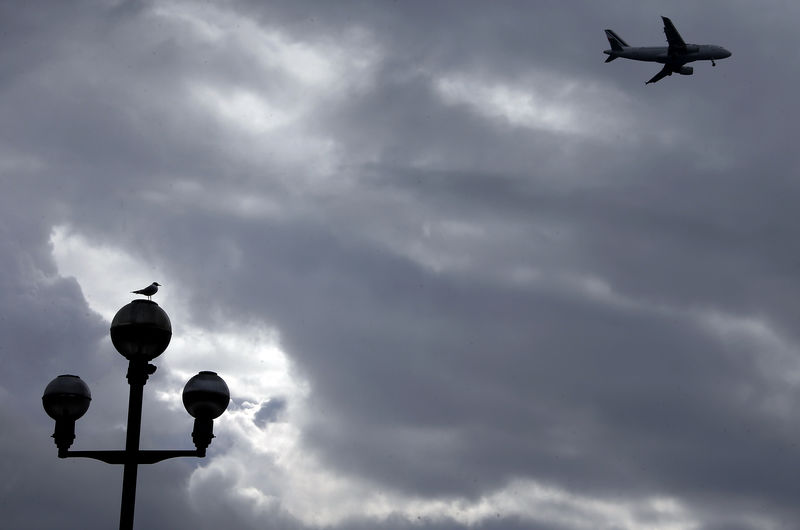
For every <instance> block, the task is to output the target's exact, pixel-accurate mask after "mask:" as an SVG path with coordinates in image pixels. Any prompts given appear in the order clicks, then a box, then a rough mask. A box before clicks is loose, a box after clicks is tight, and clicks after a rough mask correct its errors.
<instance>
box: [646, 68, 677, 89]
mask: <svg viewBox="0 0 800 530" xmlns="http://www.w3.org/2000/svg"><path fill="white" fill-rule="evenodd" d="M668 75H672V68H670V67H669V66H667V65H666V64H665V65H664V68H662V69H661V71H660V72H658V73H657V74H656V75H654V76H653V78H652V79H650V81H648V82H646V83H645V85H649V84H650V83H655V82H657V81H660V80H661V79H664V78H665V77H667V76H668Z"/></svg>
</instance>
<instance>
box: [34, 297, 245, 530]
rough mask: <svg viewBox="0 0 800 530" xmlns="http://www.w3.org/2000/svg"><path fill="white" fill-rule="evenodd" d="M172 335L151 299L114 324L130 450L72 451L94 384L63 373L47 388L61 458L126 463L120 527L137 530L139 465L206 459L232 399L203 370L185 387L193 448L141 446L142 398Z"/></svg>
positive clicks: (45, 401) (124, 310)
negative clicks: (123, 365) (122, 361)
mask: <svg viewBox="0 0 800 530" xmlns="http://www.w3.org/2000/svg"><path fill="white" fill-rule="evenodd" d="M171 338H172V325H171V323H170V320H169V317H168V316H167V314H166V313H165V312H164V310H163V309H161V308H160V307H159V306H158V304H156V303H155V302H153V301H151V300H134V301H133V302H131V303H130V304H128V305H126V306H124V307H123V308H122V309H120V310H119V311H118V312H117V314H116V315H115V316H114V319H113V320H112V322H111V341H112V342H113V343H114V347H115V348H116V349H117V351H119V353H120V354H122V355H123V356H124V357H125V358H126V359H128V361H129V363H128V375H127V379H128V384H129V385H130V397H129V400H128V427H127V431H126V437H125V449H124V450H122V451H70V450H69V448H70V446H71V445H72V442H73V441H74V440H75V421H76V420H78V419H79V418H80V417H81V416H83V415H84V414H85V413H86V411H87V410H88V409H89V403H90V402H91V399H92V395H91V392H90V391H89V387H88V386H87V385H86V383H84V382H83V380H81V378H80V377H78V376H75V375H60V376H58V377H56V378H55V379H53V380H52V381H51V382H50V383H49V384H48V385H47V387H46V388H45V391H44V395H43V396H42V404H43V406H44V409H45V411H46V412H47V414H48V415H49V416H50V417H51V418H53V419H54V420H56V426H55V432H54V433H53V438H54V439H55V443H56V446H57V447H58V457H59V458H75V457H78V458H93V459H95V460H100V461H102V462H106V463H108V464H122V465H123V466H124V467H123V474H122V503H121V508H120V521H119V528H120V530H132V529H133V515H134V508H135V504H136V476H137V472H138V466H139V464H154V463H156V462H160V461H162V460H167V459H169V458H176V457H184V456H194V457H200V458H202V457H205V456H206V449H207V448H208V446H209V444H210V443H211V439H212V438H214V433H213V425H214V419H216V418H218V417H219V416H220V415H221V414H222V413H223V412H225V409H226V408H227V407H228V403H229V402H230V392H229V390H228V385H226V384H225V381H223V380H222V378H221V377H219V376H218V375H217V374H216V373H214V372H208V371H204V372H200V373H199V374H197V375H195V376H194V377H192V378H191V379H189V381H188V382H187V383H186V386H184V388H183V405H184V407H185V408H186V411H187V412H188V413H189V414H190V415H192V416H193V417H194V418H195V420H194V429H193V431H192V440H193V441H194V445H195V449H194V450H145V451H143V450H140V449H139V435H140V432H141V427H142V398H143V395H144V385H145V384H146V383H147V379H148V377H149V376H151V375H152V374H153V373H155V371H156V366H155V365H153V364H150V361H151V360H153V359H155V358H156V357H158V356H159V355H161V354H162V353H163V352H164V350H166V348H167V346H168V345H169V341H170V339H171Z"/></svg>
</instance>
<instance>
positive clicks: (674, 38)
mask: <svg viewBox="0 0 800 530" xmlns="http://www.w3.org/2000/svg"><path fill="white" fill-rule="evenodd" d="M661 18H662V19H664V33H665V34H666V36H667V43H669V49H670V50H673V49H675V50H685V49H686V42H684V40H683V37H681V34H680V33H678V30H677V29H675V26H674V25H673V24H672V21H671V20H670V19H668V18H667V17H661Z"/></svg>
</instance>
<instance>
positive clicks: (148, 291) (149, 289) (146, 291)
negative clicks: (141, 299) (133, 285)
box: [131, 282, 161, 300]
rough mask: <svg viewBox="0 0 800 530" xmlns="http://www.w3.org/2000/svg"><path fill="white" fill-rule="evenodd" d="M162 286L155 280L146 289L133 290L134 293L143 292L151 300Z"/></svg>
mask: <svg viewBox="0 0 800 530" xmlns="http://www.w3.org/2000/svg"><path fill="white" fill-rule="evenodd" d="M160 286H161V284H160V283H158V282H153V283H151V284H150V285H148V286H147V287H145V288H144V289H139V290H138V291H131V292H132V293H133V294H143V295H145V296H146V297H147V299H148V300H150V297H151V296H153V295H154V294H156V293H157V292H158V288H159V287H160Z"/></svg>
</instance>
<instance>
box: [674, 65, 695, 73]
mask: <svg viewBox="0 0 800 530" xmlns="http://www.w3.org/2000/svg"><path fill="white" fill-rule="evenodd" d="M675 71H676V72H678V73H679V74H681V75H692V72H694V68H692V67H691V66H681V67H680V68H678V69H677V70H675Z"/></svg>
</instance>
